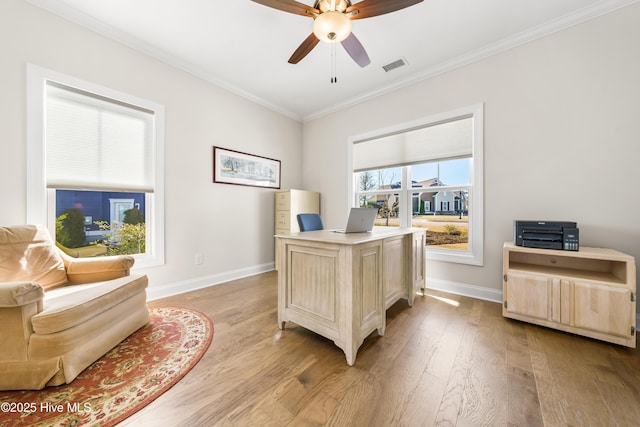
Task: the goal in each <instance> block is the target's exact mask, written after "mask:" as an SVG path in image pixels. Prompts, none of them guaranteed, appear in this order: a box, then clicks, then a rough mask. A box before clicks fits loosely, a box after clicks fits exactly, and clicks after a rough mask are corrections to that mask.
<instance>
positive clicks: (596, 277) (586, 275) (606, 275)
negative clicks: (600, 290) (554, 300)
mask: <svg viewBox="0 0 640 427" xmlns="http://www.w3.org/2000/svg"><path fill="white" fill-rule="evenodd" d="M509 270H512V271H521V272H523V273H532V274H543V275H547V276H554V277H557V278H560V279H567V280H576V279H578V280H588V281H594V282H605V283H607V284H612V285H621V286H627V282H626V277H625V278H621V277H617V276H616V275H615V274H614V273H612V272H610V271H588V270H584V271H583V270H577V269H575V268H567V267H554V266H544V265H535V264H527V263H522V262H511V263H510V264H509Z"/></svg>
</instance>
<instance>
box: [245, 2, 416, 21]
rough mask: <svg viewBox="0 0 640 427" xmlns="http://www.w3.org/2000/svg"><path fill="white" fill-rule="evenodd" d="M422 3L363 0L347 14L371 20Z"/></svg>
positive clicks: (350, 8) (353, 17)
mask: <svg viewBox="0 0 640 427" xmlns="http://www.w3.org/2000/svg"><path fill="white" fill-rule="evenodd" d="M254 1H255V0H254ZM422 1H423V0H362V1H361V2H358V3H356V4H354V5H351V6H349V7H348V8H347V10H346V11H345V12H346V13H347V14H348V15H349V16H350V17H351V19H363V18H371V17H372V16H378V15H384V14H385V13H390V12H395V11H396V10H400V9H404V8H405V7H409V6H413V5H414V4H418V3H421V2H422ZM356 11H357V12H356ZM354 12H355V13H354ZM351 13H354V14H351Z"/></svg>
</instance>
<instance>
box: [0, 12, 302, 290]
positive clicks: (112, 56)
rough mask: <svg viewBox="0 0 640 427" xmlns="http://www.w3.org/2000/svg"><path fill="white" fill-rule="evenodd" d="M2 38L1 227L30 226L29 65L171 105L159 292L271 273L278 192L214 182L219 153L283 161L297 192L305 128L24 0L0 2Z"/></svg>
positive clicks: (155, 282) (288, 183)
mask: <svg viewBox="0 0 640 427" xmlns="http://www.w3.org/2000/svg"><path fill="white" fill-rule="evenodd" d="M0 40H1V42H0V81H1V82H2V96H0V117H2V120H0V135H1V137H0V153H1V157H2V167H1V168H0V200H2V202H1V205H0V206H1V208H0V225H11V224H19V223H24V222H25V221H26V191H27V190H26V173H27V171H26V157H25V156H26V112H25V110H26V105H25V103H26V100H25V92H26V86H25V85H26V81H25V75H26V64H27V63H28V62H29V63H33V64H36V65H39V66H41V67H44V68H48V69H51V70H54V71H57V72H61V73H65V74H68V75H71V76H73V77H76V78H79V79H83V80H86V81H90V82H92V83H96V84H99V85H103V86H107V87H109V88H111V89H115V90H118V91H122V92H125V93H129V94H131V95H135V96H137V97H142V98H146V99H149V100H151V101H154V102H157V103H160V104H163V105H164V106H165V109H166V125H165V131H166V141H165V144H166V177H165V178H166V179H165V186H166V194H165V202H166V203H165V206H166V209H165V215H166V227H165V228H166V265H165V266H163V267H157V268H153V269H149V270H148V271H147V273H148V274H149V276H150V279H151V286H152V287H155V288H158V287H163V286H166V285H171V286H174V285H175V286H174V287H175V289H173V291H177V290H179V289H180V288H186V287H189V286H192V285H193V284H194V283H193V281H194V280H195V281H196V282H197V283H196V284H205V283H211V282H214V281H218V280H224V279H227V278H233V277H234V276H237V275H242V274H244V273H251V272H254V271H256V270H260V269H264V268H267V269H268V268H271V267H272V265H273V264H272V263H273V259H274V250H273V237H272V236H273V232H274V226H273V224H274V219H273V206H274V204H273V191H272V190H268V189H259V188H251V187H240V186H231V185H220V184H213V183H212V146H213V145H220V146H223V147H227V148H232V149H235V150H239V151H244V152H250V153H254V154H258V155H262V156H267V157H271V158H275V159H280V160H281V161H282V186H283V187H299V186H300V185H301V180H302V178H301V176H302V168H301V162H300V159H301V155H302V154H301V139H302V125H301V124H300V123H298V122H296V121H294V120H291V119H289V118H286V117H284V116H283V115H281V114H278V113H275V112H273V111H271V110H268V109H266V108H263V107H261V106H258V105H257V104H255V103H252V102H250V101H248V100H246V99H244V98H241V97H239V96H237V95H234V94H231V93H229V92H227V91H225V90H223V89H220V88H219V87H217V86H214V85H212V84H209V83H207V82H205V81H203V80H200V79H198V78H195V77H193V76H191V75H190V74H187V73H185V72H183V71H180V70H178V69H175V68H173V67H171V66H168V65H166V64H163V63H161V62H159V61H157V60H155V59H153V58H150V57H149V56H146V55H144V54H141V53H139V52H136V51H134V50H132V49H129V48H127V47H125V46H124V45H122V44H119V43H116V42H114V41H112V40H110V39H108V38H105V37H103V36H101V35H98V34H96V33H94V32H91V31H88V30H86V29H84V28H83V27H80V26H78V25H75V24H72V23H70V22H68V21H65V20H63V19H61V18H58V17H56V16H55V15H52V14H50V13H48V12H45V11H43V10H41V9H39V8H37V7H34V6H32V5H29V4H28V3H26V2H24V1H22V0H2V2H1V3H0ZM196 253H202V254H203V255H204V264H202V265H195V254H196ZM154 292H155V291H154Z"/></svg>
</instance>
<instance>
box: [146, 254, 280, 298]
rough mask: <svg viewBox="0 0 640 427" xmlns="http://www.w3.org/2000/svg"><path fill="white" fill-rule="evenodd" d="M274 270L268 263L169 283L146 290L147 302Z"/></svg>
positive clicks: (271, 263) (273, 266)
mask: <svg viewBox="0 0 640 427" xmlns="http://www.w3.org/2000/svg"><path fill="white" fill-rule="evenodd" d="M274 269H275V263H273V262H268V263H266V264H262V265H256V266H253V267H247V268H242V269H239V270H232V271H225V272H224V273H219V274H213V275H210V276H204V277H197V278H195V279H189V280H184V281H181V282H177V283H169V284H166V285H160V286H153V284H152V285H150V286H149V287H148V288H147V300H149V301H153V300H156V299H160V298H165V297H170V296H173V295H178V294H182V293H185V292H189V291H195V290H197V289H202V288H207V287H209V286H214V285H219V284H221V283H225V282H229V281H231V280H236V279H242V278H243V277H249V276H254V275H256V274H260V273H266V272H267V271H272V270H274Z"/></svg>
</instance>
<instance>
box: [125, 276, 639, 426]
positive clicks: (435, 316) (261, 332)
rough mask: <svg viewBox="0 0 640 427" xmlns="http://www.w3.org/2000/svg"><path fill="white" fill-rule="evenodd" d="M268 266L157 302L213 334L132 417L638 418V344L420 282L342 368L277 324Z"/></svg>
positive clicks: (219, 421) (309, 421)
mask: <svg viewBox="0 0 640 427" xmlns="http://www.w3.org/2000/svg"><path fill="white" fill-rule="evenodd" d="M276 282H277V273H275V272H270V273H265V274H261V275H258V276H254V277H251V278H247V279H242V280H238V281H234V282H229V283H226V284H223V285H218V286H213V287H210V288H207V289H203V290H199V291H195V292H191V293H188V294H183V295H179V296H175V297H170V298H166V299H163V300H157V301H153V302H152V303H150V305H152V306H158V305H178V306H186V307H191V308H194V309H197V310H200V311H202V312H204V313H206V314H208V315H209V316H210V317H211V318H212V319H213V322H214V325H215V334H214V338H213V343H212V344H211V347H210V348H209V350H208V352H207V353H206V354H205V356H204V357H203V358H202V360H201V361H200V362H199V363H198V365H196V366H195V367H194V369H193V370H192V371H191V372H189V373H188V374H187V375H186V376H185V377H184V378H183V379H182V380H181V381H180V382H178V383H177V384H176V385H175V386H174V387H173V388H171V389H170V390H169V391H167V392H166V393H164V394H163V395H162V396H160V397H159V398H158V399H157V400H156V401H154V402H152V403H151V404H150V405H149V406H147V407H146V408H144V409H142V410H141V411H140V412H138V413H137V414H135V415H133V416H132V417H131V418H129V419H128V420H126V421H125V422H124V423H123V425H135V426H141V425H143V426H159V425H162V426H178V425H188V426H218V425H220V426H322V425H327V426H432V425H439V426H440V425H441V426H480V425H486V426H542V425H545V426H638V425H640V351H638V350H631V349H627V348H624V347H619V346H615V345H611V344H606V343H602V342H598V341H594V340H590V339H587V338H582V337H577V336H573V335H569V334H565V333H562V332H556V331H552V330H549V329H545V328H541V327H536V326H532V325H528V324H525V323H521V322H517V321H513V320H508V319H504V318H503V317H502V315H501V307H500V305H499V304H496V303H490V302H486V301H480V300H474V299H471V298H466V297H460V296H455V295H450V294H445V293H442V292H436V291H430V290H427V291H426V292H425V295H424V296H418V297H417V298H416V302H415V304H414V306H413V307H408V306H407V303H406V301H404V300H401V301H399V302H398V303H397V304H396V305H394V306H393V307H391V308H390V309H389V311H388V312H387V329H386V333H385V335H384V336H383V337H379V336H377V335H376V333H374V334H373V335H371V336H369V337H368V338H367V339H366V340H365V343H364V344H363V346H362V347H361V348H360V350H359V351H358V355H357V358H356V363H355V365H354V366H353V367H349V366H348V365H347V363H346V360H345V356H344V354H343V352H342V351H341V350H340V349H338V348H337V347H336V346H335V345H334V344H333V342H331V341H329V340H326V339H324V338H322V337H320V336H318V335H315V334H313V333H311V332H308V331H306V330H305V329H303V328H301V327H299V326H297V325H295V324H292V323H288V324H287V328H286V329H285V330H284V331H280V330H279V329H278V327H277V321H276V306H277V285H276Z"/></svg>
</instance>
